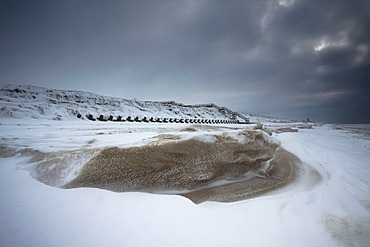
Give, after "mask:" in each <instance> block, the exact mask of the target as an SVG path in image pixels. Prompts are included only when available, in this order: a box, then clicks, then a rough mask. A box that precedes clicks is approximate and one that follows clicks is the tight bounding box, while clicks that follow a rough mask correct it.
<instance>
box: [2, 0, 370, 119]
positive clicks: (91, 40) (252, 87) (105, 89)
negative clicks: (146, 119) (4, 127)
mask: <svg viewBox="0 0 370 247" xmlns="http://www.w3.org/2000/svg"><path fill="white" fill-rule="evenodd" d="M369 9H370V3H369V1H366V0H354V1H347V0H335V1H334V0H332V1H331V0H328V1H318V0H317V1H316V0H310V1H308V0H295V1H294V0H289V1H288V0H285V1H284V0H279V1H277V0H276V1H275V0H266V1H262V0H258V1H257V0H249V1H205V0H203V1H196V0H194V1H164V0H163V1H144V0H143V1H83V0H76V1H37V0H36V1H17V0H12V1H10V0H9V1H5V0H0V33H1V36H2V37H1V39H0V54H2V59H0V81H1V83H14V84H36V85H40V86H46V87H55V88H63V89H78V90H87V91H92V92H96V93H100V94H105V95H112V96H118V97H125V98H134V97H136V98H140V99H145V100H177V101H180V102H184V103H200V102H214V103H217V104H220V105H226V106H228V107H230V108H233V109H236V110H239V111H245V112H254V113H261V114H270V115H275V116H282V117H287V118H292V119H302V118H306V117H311V119H314V120H317V121H323V122H370V112H369V110H368V109H369V108H370V107H369V105H370V32H368V30H370V11H369Z"/></svg>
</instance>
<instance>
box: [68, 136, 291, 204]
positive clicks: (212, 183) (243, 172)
mask: <svg viewBox="0 0 370 247" xmlns="http://www.w3.org/2000/svg"><path fill="white" fill-rule="evenodd" d="M240 134H241V135H244V137H245V139H246V142H245V143H240V142H238V141H237V140H236V139H235V138H232V137H229V136H227V135H219V136H215V137H216V138H215V139H216V141H215V142H214V143H209V142H202V141H199V140H195V139H190V140H177V139H176V140H174V141H173V142H167V141H166V142H159V143H158V142H156V144H155V145H153V144H151V145H146V146H141V147H133V148H125V149H120V148H116V147H112V148H106V149H104V150H102V151H101V152H100V153H99V154H98V155H97V156H95V157H94V158H92V159H91V160H90V161H89V162H87V163H86V164H85V165H84V167H83V168H82V169H81V172H80V174H79V175H78V177H76V178H75V179H74V180H73V181H71V182H70V183H68V184H66V185H65V186H64V188H76V187H96V188H102V189H108V190H112V191H117V192H124V191H144V192H153V193H163V192H168V193H174V191H177V194H181V195H183V196H186V197H188V198H190V199H191V200H193V201H194V202H196V203H200V202H203V201H205V200H216V201H235V200H241V199H245V198H249V197H252V196H255V195H259V194H261V193H263V192H266V191H269V190H272V189H274V188H277V187H279V186H281V185H283V184H286V183H288V182H289V181H290V180H291V179H292V178H293V177H294V176H293V174H294V165H293V163H294V162H296V161H297V160H296V159H295V158H294V156H293V155H291V154H289V153H288V152H286V151H284V150H283V149H281V148H279V149H277V147H278V145H277V144H276V143H274V142H271V141H269V140H267V139H265V136H264V135H263V134H262V133H261V132H259V131H244V132H241V133H240ZM171 139H172V138H171ZM174 139H175V138H174ZM270 159H272V160H271V161H270V162H269V166H267V165H266V161H268V160H270ZM266 167H267V168H266ZM184 192H185V193H184Z"/></svg>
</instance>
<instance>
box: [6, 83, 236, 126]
mask: <svg viewBox="0 0 370 247" xmlns="http://www.w3.org/2000/svg"><path fill="white" fill-rule="evenodd" d="M224 109H225V108H223V107H219V106H217V105H215V104H201V105H184V104H181V103H177V102H174V101H165V102H159V101H140V100H137V99H132V100H128V99H124V98H117V97H110V96H102V95H98V94H94V93H89V92H84V91H75V90H59V89H47V88H43V87H38V86H32V85H19V86H18V85H4V86H2V87H1V88H0V117H2V118H34V119H53V120H71V119H76V116H77V115H78V114H81V118H82V119H86V116H87V115H89V114H91V115H93V116H94V117H98V116H100V115H103V116H105V117H108V116H114V117H117V116H122V117H123V118H127V117H128V116H131V117H133V118H135V117H140V118H142V117H147V118H150V117H156V118H205V119H225V120H226V119H228V120H229V119H231V118H232V114H231V113H230V112H227V111H225V110H224Z"/></svg>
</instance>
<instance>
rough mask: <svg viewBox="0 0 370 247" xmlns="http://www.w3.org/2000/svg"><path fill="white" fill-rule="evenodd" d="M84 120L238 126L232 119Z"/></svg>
mask: <svg viewBox="0 0 370 247" xmlns="http://www.w3.org/2000/svg"><path fill="white" fill-rule="evenodd" d="M77 117H78V118H82V115H81V114H77ZM86 118H87V119H89V120H91V121H102V122H107V121H113V122H137V123H141V122H143V123H192V124H239V123H242V122H240V121H238V120H232V119H205V118H155V117H150V118H148V117H131V116H128V117H127V118H124V117H122V116H117V117H114V116H112V115H110V116H109V117H107V116H104V115H100V116H99V117H97V118H95V117H94V116H93V115H92V114H88V115H86Z"/></svg>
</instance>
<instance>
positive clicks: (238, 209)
mask: <svg viewBox="0 0 370 247" xmlns="http://www.w3.org/2000/svg"><path fill="white" fill-rule="evenodd" d="M188 126H189V125H185V124H183V125H181V124H178V125H175V124H172V125H171V124H167V125H166V124H130V123H94V122H88V121H47V122H45V121H43V122H41V121H40V120H33V121H31V120H30V121H29V120H27V121H20V120H15V119H8V120H2V121H1V125H0V137H1V144H5V145H8V146H12V147H14V148H17V149H21V148H24V147H31V148H34V149H38V150H41V151H60V150H76V149H81V148H82V149H84V148H90V149H91V148H98V147H105V146H120V147H126V146H135V145H142V144H144V143H148V142H151V141H153V140H155V138H153V137H155V136H156V135H158V134H161V133H166V134H168V133H170V134H171V133H172V134H177V135H181V136H182V137H183V138H189V137H190V136H198V135H199V136H202V135H204V136H207V135H209V134H211V133H213V132H220V131H230V132H232V130H227V129H221V130H217V129H212V128H211V129H207V128H204V131H202V132H199V131H198V132H179V130H180V129H181V128H184V127H188ZM223 127H234V128H242V127H243V126H241V125H233V126H230V125H229V126H224V125H223ZM274 137H275V138H277V139H278V140H280V141H281V143H282V146H283V147H284V148H285V149H287V150H288V151H290V152H292V153H294V154H295V155H297V156H298V157H299V158H300V159H301V160H302V161H303V162H304V163H305V164H308V165H309V166H312V167H313V168H315V169H316V170H317V171H318V172H319V174H320V176H321V177H322V179H321V180H320V181H318V180H317V177H318V176H317V174H311V172H310V170H302V172H301V174H300V178H299V179H298V180H297V181H295V182H294V183H293V184H290V185H289V186H287V187H285V188H283V189H281V190H279V191H275V192H273V193H270V194H268V195H264V196H261V197H258V198H255V199H250V200H246V201H240V202H236V203H215V202H206V203H203V204H200V205H195V204H193V203H192V202H191V201H190V200H188V199H186V198H184V197H181V196H175V195H154V194H147V193H115V192H110V191H105V190H100V189H94V188H79V189H70V190H64V189H59V188H55V187H50V186H47V185H44V184H42V183H40V182H38V181H36V180H34V179H33V178H32V177H31V176H30V173H29V172H28V171H27V170H26V168H27V167H28V166H27V164H26V160H27V159H26V158H25V157H20V156H17V157H11V158H1V159H0V223H1V224H0V246H202V247H203V246H212V247H217V246H368V244H369V243H370V162H369V161H370V141H369V140H366V139H364V138H360V137H359V136H357V135H354V134H350V133H345V132H343V131H342V132H341V131H337V130H333V129H332V128H331V127H329V126H323V127H316V128H314V129H312V130H300V131H299V132H298V133H284V134H279V135H275V136H274ZM200 138H201V137H200Z"/></svg>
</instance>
